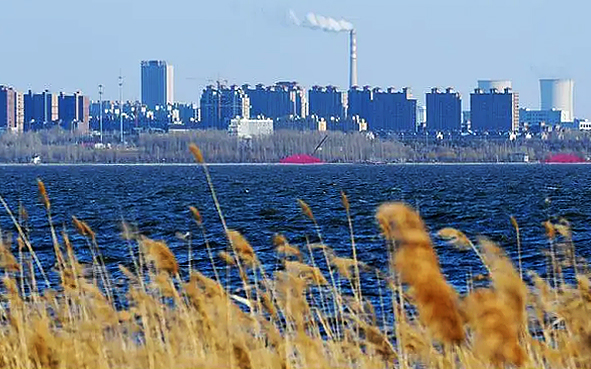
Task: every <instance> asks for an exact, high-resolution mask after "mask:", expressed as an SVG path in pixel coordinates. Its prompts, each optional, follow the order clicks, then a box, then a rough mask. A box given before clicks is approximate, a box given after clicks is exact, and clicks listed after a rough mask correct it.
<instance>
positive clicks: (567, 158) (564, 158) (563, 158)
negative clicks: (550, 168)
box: [544, 154, 585, 163]
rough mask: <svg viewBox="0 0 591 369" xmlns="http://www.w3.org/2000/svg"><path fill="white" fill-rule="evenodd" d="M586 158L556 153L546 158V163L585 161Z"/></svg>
mask: <svg viewBox="0 0 591 369" xmlns="http://www.w3.org/2000/svg"><path fill="white" fill-rule="evenodd" d="M584 162H585V159H583V158H581V157H579V156H577V155H572V154H556V155H552V156H549V157H547V158H546V160H544V163H584Z"/></svg>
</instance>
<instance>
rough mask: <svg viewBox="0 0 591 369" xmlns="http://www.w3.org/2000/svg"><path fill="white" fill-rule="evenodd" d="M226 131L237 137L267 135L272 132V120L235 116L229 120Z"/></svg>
mask: <svg viewBox="0 0 591 369" xmlns="http://www.w3.org/2000/svg"><path fill="white" fill-rule="evenodd" d="M228 133H229V134H230V135H232V136H238V138H250V137H255V136H267V135H270V134H272V133H273V120H272V119H247V118H240V117H236V118H234V119H232V120H230V125H229V126H228Z"/></svg>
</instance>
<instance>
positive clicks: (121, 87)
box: [119, 71, 125, 144]
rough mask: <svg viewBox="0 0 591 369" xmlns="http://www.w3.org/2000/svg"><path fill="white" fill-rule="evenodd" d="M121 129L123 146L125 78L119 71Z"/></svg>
mask: <svg viewBox="0 0 591 369" xmlns="http://www.w3.org/2000/svg"><path fill="white" fill-rule="evenodd" d="M119 129H120V131H121V143H122V144H123V143H124V142H125V141H123V77H122V76H121V71H119Z"/></svg>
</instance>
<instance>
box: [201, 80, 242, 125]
mask: <svg viewBox="0 0 591 369" xmlns="http://www.w3.org/2000/svg"><path fill="white" fill-rule="evenodd" d="M200 105H201V122H202V123H203V124H202V125H203V128H214V129H222V130H226V129H228V125H229V123H230V120H231V119H233V118H236V117H239V118H246V119H248V118H250V99H249V98H248V95H246V93H245V92H244V91H243V90H242V88H240V87H238V86H231V87H227V86H222V85H220V86H207V87H206V88H205V90H203V93H202V94H201V102H200Z"/></svg>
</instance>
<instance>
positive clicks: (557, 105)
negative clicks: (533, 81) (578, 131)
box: [540, 79, 575, 122]
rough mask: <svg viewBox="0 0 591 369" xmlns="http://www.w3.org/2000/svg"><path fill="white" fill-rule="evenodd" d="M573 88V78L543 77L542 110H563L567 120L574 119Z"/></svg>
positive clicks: (541, 90) (541, 88)
mask: <svg viewBox="0 0 591 369" xmlns="http://www.w3.org/2000/svg"><path fill="white" fill-rule="evenodd" d="M573 90H574V81H573V80H572V79H541V80H540V101H541V106H540V108H541V110H552V109H556V110H562V111H563V112H564V114H565V115H564V118H565V119H566V121H567V122H572V121H574V118H575V117H574V115H575V114H574V111H573V110H574V108H573Z"/></svg>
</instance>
